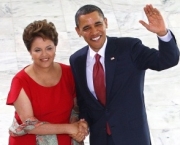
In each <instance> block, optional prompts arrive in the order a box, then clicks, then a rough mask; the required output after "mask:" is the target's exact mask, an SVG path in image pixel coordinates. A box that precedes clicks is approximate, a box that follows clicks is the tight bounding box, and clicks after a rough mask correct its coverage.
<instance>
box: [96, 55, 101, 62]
mask: <svg viewBox="0 0 180 145" xmlns="http://www.w3.org/2000/svg"><path fill="white" fill-rule="evenodd" d="M100 57H101V55H99V54H98V53H96V55H95V59H96V61H99V59H100Z"/></svg>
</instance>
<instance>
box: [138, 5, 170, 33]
mask: <svg viewBox="0 0 180 145" xmlns="http://www.w3.org/2000/svg"><path fill="white" fill-rule="evenodd" d="M144 12H145V14H146V16H147V19H148V22H149V24H147V23H146V22H144V21H142V20H140V21H139V22H140V23H141V24H142V25H143V26H144V27H145V28H146V29H147V30H149V31H151V32H153V33H156V34H157V35H158V36H164V35H166V33H167V29H166V26H165V23H164V20H163V17H162V15H161V13H160V12H159V11H158V9H156V8H153V6H152V5H146V7H144Z"/></svg>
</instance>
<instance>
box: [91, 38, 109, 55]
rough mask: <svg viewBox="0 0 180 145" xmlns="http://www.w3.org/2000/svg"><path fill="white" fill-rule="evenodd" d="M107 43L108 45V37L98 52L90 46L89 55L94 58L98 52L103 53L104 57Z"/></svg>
mask: <svg viewBox="0 0 180 145" xmlns="http://www.w3.org/2000/svg"><path fill="white" fill-rule="evenodd" d="M106 45H107V37H106V40H105V42H104V44H103V46H102V47H101V48H100V49H99V51H98V52H95V51H94V50H93V49H92V48H91V47H90V46H89V55H90V57H91V58H92V59H93V58H94V55H95V54H96V53H98V54H99V55H101V57H103V58H104V56H105V49H106Z"/></svg>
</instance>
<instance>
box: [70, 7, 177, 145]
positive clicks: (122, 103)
mask: <svg viewBox="0 0 180 145" xmlns="http://www.w3.org/2000/svg"><path fill="white" fill-rule="evenodd" d="M144 11H145V14H146V16H147V18H148V21H149V24H147V23H145V22H144V21H140V23H141V24H142V25H143V26H144V27H145V28H146V29H147V30H149V31H150V32H153V33H156V34H157V36H158V40H159V50H156V49H150V48H148V47H146V46H144V45H143V44H142V42H141V41H140V40H139V39H136V38H117V37H108V36H106V28H107V25H108V24H107V18H105V17H104V14H103V12H102V11H101V9H100V8H98V7H97V6H94V5H85V6H82V7H81V8H80V9H79V10H78V11H77V13H76V15H75V21H76V31H77V33H78V35H79V36H82V37H83V38H84V40H85V41H86V42H87V43H88V46H85V47H83V48H82V49H80V50H78V51H77V52H75V53H74V54H73V55H72V56H71V57H70V64H71V66H72V71H73V74H74V77H75V82H76V89H77V99H78V105H79V109H80V118H84V119H85V120H86V121H87V122H88V125H89V129H90V144H91V145H151V140H150V133H149V128H148V122H147V116H146V110H145V104H144V94H143V91H144V76H145V71H146V70H147V69H148V68H149V69H152V70H157V71H161V70H164V69H168V68H170V67H173V66H175V65H177V64H178V61H179V50H178V47H177V45H176V40H175V38H174V36H173V34H172V33H171V32H170V30H167V28H166V27H165V23H164V20H163V18H162V16H161V14H160V12H159V11H158V10H157V9H156V8H153V6H152V5H146V6H145V8H144ZM97 54H99V55H97ZM99 57H100V58H99ZM99 59H100V62H99ZM102 69H104V70H103V71H102ZM99 74H100V75H99ZM103 75H105V76H103ZM97 83H99V84H97ZM99 90H100V91H99ZM103 97H104V98H105V99H104V100H103V99H102V98H103Z"/></svg>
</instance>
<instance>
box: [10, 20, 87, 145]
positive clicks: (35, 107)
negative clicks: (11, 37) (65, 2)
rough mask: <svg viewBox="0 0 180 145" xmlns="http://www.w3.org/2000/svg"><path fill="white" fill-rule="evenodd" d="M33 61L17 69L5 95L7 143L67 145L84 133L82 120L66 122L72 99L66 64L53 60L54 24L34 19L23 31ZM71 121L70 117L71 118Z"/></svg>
mask: <svg viewBox="0 0 180 145" xmlns="http://www.w3.org/2000/svg"><path fill="white" fill-rule="evenodd" d="M23 41H24V44H25V46H26V47H27V50H28V51H29V53H30V55H31V57H32V60H33V63H32V64H30V65H28V66H26V67H25V68H23V69H22V70H21V71H20V72H18V73H17V74H16V75H15V76H14V78H13V80H12V83H11V88H10V91H9V94H8V98H7V104H8V105H14V107H15V110H16V111H15V117H14V121H13V124H12V126H11V127H10V137H9V145H24V144H26V145H35V144H43V145H45V144H47V145H48V144H49V145H51V144H53V145H56V144H57V145H59V144H61V145H70V144H71V137H70V136H73V137H74V139H76V140H77V141H82V140H83V139H84V136H85V135H87V124H86V122H85V121H84V120H81V121H79V122H75V123H69V120H70V115H71V111H72V108H73V106H74V100H75V86H74V80H73V76H72V73H71V69H70V67H69V66H67V65H65V64H62V63H57V62H54V58H55V52H56V46H57V44H58V33H57V32H56V28H55V26H54V24H53V23H51V22H49V23H48V22H47V21H46V20H42V21H34V22H33V23H31V24H29V25H28V26H27V27H26V28H25V29H24V33H23ZM72 120H73V119H72Z"/></svg>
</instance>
